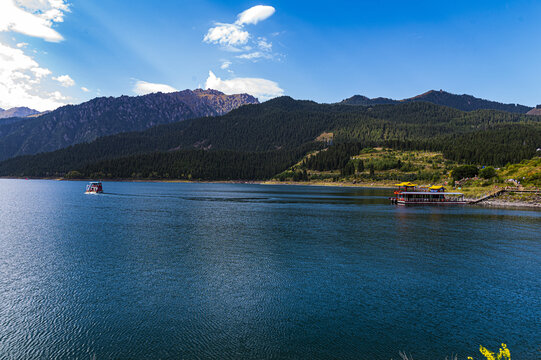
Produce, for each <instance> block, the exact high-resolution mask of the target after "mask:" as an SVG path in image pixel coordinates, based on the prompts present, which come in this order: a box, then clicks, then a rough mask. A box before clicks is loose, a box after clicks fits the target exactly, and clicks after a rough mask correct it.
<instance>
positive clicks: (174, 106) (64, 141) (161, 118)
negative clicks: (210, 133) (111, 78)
mask: <svg viewBox="0 0 541 360" xmlns="http://www.w3.org/2000/svg"><path fill="white" fill-rule="evenodd" d="M257 103H259V101H258V100H257V99H256V98H255V97H253V96H251V95H248V94H236V95H225V94H224V93H222V92H219V91H216V90H202V89H196V90H194V91H192V90H183V91H178V92H172V93H161V92H158V93H152V94H147V95H140V96H126V95H123V96H120V97H99V98H94V99H92V100H89V101H87V102H84V103H82V104H79V105H66V106H62V107H60V108H58V109H56V110H54V111H51V112H49V113H46V114H43V115H41V116H39V117H33V118H32V117H29V118H26V119H24V120H22V121H15V122H11V123H0V159H7V158H10V157H13V156H18V155H27V154H28V155H29V154H36V153H39V152H47V151H54V150H57V149H61V148H65V147H68V146H71V145H75V144H79V143H83V142H89V141H93V140H95V139H97V138H99V137H102V136H107V135H113V134H118V133H122V132H130V131H142V130H145V129H148V128H150V127H152V126H155V125H160V124H169V123H172V122H178V121H183V120H187V119H192V118H197V117H207V116H218V115H223V114H226V113H228V112H229V111H231V110H233V109H236V108H238V107H240V106H242V105H246V104H257Z"/></svg>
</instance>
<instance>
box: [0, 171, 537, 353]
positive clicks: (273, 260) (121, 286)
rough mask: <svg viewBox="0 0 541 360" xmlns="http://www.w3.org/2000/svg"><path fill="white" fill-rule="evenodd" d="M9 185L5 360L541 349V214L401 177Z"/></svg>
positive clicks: (0, 247) (1, 254)
mask: <svg viewBox="0 0 541 360" xmlns="http://www.w3.org/2000/svg"><path fill="white" fill-rule="evenodd" d="M85 185H86V183H84V182H70V181H46V180H28V181H25V180H7V179H5V180H0V199H1V200H0V358H8V359H38V358H40V359H54V358H62V359H63V358H79V359H206V358H214V359H241V358H243V359H244V358H245V359H285V358H295V359H385V360H389V359H390V358H394V359H398V358H399V356H398V352H399V351H400V350H403V351H406V352H407V353H411V354H412V355H413V357H414V358H415V359H416V360H419V359H420V360H423V359H426V360H429V359H430V360H432V359H444V358H445V357H446V356H450V355H451V354H452V353H458V355H459V359H461V358H462V359H465V358H466V356H474V357H475V358H476V359H480V358H482V356H481V355H480V353H479V351H478V349H479V345H480V344H482V345H484V346H486V347H487V348H489V349H491V350H493V351H497V350H498V347H499V346H500V343H502V342H505V343H507V344H508V347H509V348H510V350H511V354H512V357H513V359H517V360H518V359H521V360H529V359H539V357H540V356H541V353H540V352H539V351H540V348H541V235H540V233H541V212H540V211H539V210H519V209H488V208H483V207H477V206H451V207H398V206H394V205H390V204H389V202H388V200H387V198H388V197H389V196H391V194H392V190H390V189H366V188H364V189H363V188H331V187H308V186H280V185H254V184H196V183H142V182H141V183H130V182H104V191H105V192H106V194H103V195H84V194H83V192H84V188H85Z"/></svg>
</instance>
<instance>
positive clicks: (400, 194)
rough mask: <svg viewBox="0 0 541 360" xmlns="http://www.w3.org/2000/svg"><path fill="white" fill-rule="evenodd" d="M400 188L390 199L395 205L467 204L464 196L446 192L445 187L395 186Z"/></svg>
mask: <svg viewBox="0 0 541 360" xmlns="http://www.w3.org/2000/svg"><path fill="white" fill-rule="evenodd" d="M395 186H397V187H398V189H397V190H395V192H394V195H395V196H394V197H392V198H390V200H391V202H392V203H393V204H399V205H409V204H411V205H415V204H419V205H424V204H426V205H428V204H435V205H447V204H465V203H466V202H465V201H464V194H462V193H459V192H445V187H443V186H430V187H419V186H417V184H412V183H410V182H402V183H400V184H395Z"/></svg>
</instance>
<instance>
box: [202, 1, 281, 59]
mask: <svg viewBox="0 0 541 360" xmlns="http://www.w3.org/2000/svg"><path fill="white" fill-rule="evenodd" d="M274 12H275V9H274V8H273V7H272V6H265V5H257V6H254V7H251V8H249V9H248V10H245V11H243V12H241V13H240V14H238V15H237V21H235V23H234V24H229V23H216V24H214V25H215V26H214V27H211V28H210V29H209V30H208V32H207V34H206V35H205V37H204V38H203V41H204V42H207V43H209V44H219V45H221V46H222V47H223V48H224V49H225V50H229V51H241V50H242V49H239V48H238V46H242V45H246V44H247V43H248V40H249V39H250V37H251V36H250V33H249V32H248V31H246V30H244V25H248V24H253V25H255V24H257V23H258V22H260V21H263V20H265V19H267V18H268V17H270V16H271V15H272V14H274ZM244 50H246V49H244Z"/></svg>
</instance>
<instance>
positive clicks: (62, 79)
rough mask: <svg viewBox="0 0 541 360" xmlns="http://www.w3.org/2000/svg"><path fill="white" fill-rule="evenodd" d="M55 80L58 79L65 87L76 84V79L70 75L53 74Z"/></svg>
mask: <svg viewBox="0 0 541 360" xmlns="http://www.w3.org/2000/svg"><path fill="white" fill-rule="evenodd" d="M53 80H56V81H58V82H59V83H60V85H62V86H63V87H70V86H73V85H75V81H74V80H73V79H72V78H71V76H69V75H60V76H57V77H54V76H53Z"/></svg>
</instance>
